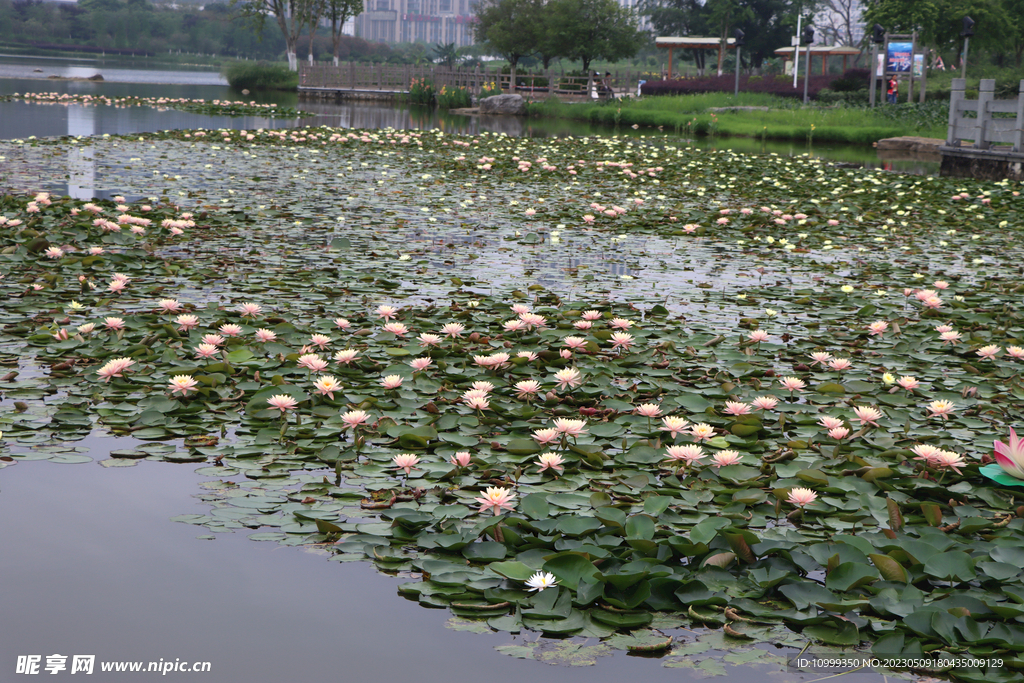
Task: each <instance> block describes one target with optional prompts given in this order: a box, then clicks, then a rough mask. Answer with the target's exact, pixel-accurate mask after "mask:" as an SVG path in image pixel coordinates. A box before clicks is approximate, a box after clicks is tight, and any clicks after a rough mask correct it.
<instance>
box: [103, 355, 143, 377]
mask: <svg viewBox="0 0 1024 683" xmlns="http://www.w3.org/2000/svg"><path fill="white" fill-rule="evenodd" d="M133 365H135V361H133V360H132V359H131V358H127V357H124V358H115V359H113V360H111V361H108V362H107V363H106V364H105V365H104V366H103V367H101V368H100V369H99V370H97V371H96V374H97V375H99V376H100V377H102V378H103V381H104V382H109V381H110V378H111V377H124V374H123V373H124V372H125V371H127V370H128V368H130V367H131V366H133Z"/></svg>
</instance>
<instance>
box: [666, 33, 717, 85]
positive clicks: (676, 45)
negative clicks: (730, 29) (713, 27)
mask: <svg viewBox="0 0 1024 683" xmlns="http://www.w3.org/2000/svg"><path fill="white" fill-rule="evenodd" d="M735 42H736V39H735V38H729V39H727V40H726V45H725V47H726V49H731V48H732V47H734V43H735ZM654 45H655V47H663V48H668V79H669V80H672V61H673V60H672V53H673V51H674V50H718V70H719V71H721V70H722V56H723V55H722V39H721V38H702V37H700V36H682V37H677V36H660V37H658V38H655V39H654Z"/></svg>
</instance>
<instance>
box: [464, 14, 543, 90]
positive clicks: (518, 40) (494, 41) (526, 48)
mask: <svg viewBox="0 0 1024 683" xmlns="http://www.w3.org/2000/svg"><path fill="white" fill-rule="evenodd" d="M542 15H543V4H542V2H541V0H482V1H481V2H480V3H479V4H478V5H477V6H476V19H477V21H476V25H475V27H474V32H475V35H476V39H477V41H478V42H481V43H485V44H486V45H487V46H488V47H489V48H490V49H491V50H493V51H494V52H496V53H497V54H499V55H501V56H502V57H504V58H505V59H507V60H508V63H509V67H510V68H511V72H512V80H511V82H510V85H509V92H513V93H514V92H515V88H516V85H515V84H516V67H517V66H518V65H519V60H521V59H523V58H524V57H529V56H531V55H534V54H536V52H537V44H538V31H539V29H540V27H541V26H542Z"/></svg>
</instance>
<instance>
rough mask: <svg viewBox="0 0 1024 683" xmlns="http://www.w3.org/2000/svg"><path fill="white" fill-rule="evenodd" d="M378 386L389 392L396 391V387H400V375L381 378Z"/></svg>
mask: <svg viewBox="0 0 1024 683" xmlns="http://www.w3.org/2000/svg"><path fill="white" fill-rule="evenodd" d="M380 385H381V386H382V387H384V388H385V389H389V390H391V389H397V388H398V387H400V386H402V376H401V375H388V376H387V377H383V378H381V380H380Z"/></svg>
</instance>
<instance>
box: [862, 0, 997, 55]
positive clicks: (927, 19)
mask: <svg viewBox="0 0 1024 683" xmlns="http://www.w3.org/2000/svg"><path fill="white" fill-rule="evenodd" d="M964 16H970V17H971V18H972V19H974V21H975V22H977V27H976V34H975V36H974V37H973V38H971V48H972V50H973V48H974V47H978V48H982V49H984V48H994V49H999V48H1001V47H1002V46H1003V45H1004V44H1005V42H1006V41H1007V39H1008V38H1010V34H1011V33H1012V21H1013V18H1012V17H1010V16H1008V15H1007V11H1006V5H1001V4H1000V3H999V2H998V0H876V2H874V3H873V4H871V5H868V7H867V8H865V10H864V21H865V22H866V23H867V24H874V23H879V24H881V25H882V26H884V27H885V28H886V29H887V30H888V31H889V32H890V33H910V32H912V31H917V32H918V40H919V42H922V43H924V44H926V45H931V46H934V47H936V48H938V49H940V50H943V49H950V48H952V49H955V50H956V51H957V55H959V54H960V51H961V49H962V48H963V40H962V39H961V38H960V31H961V27H962V24H961V23H960V20H961V18H962V17H964Z"/></svg>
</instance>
